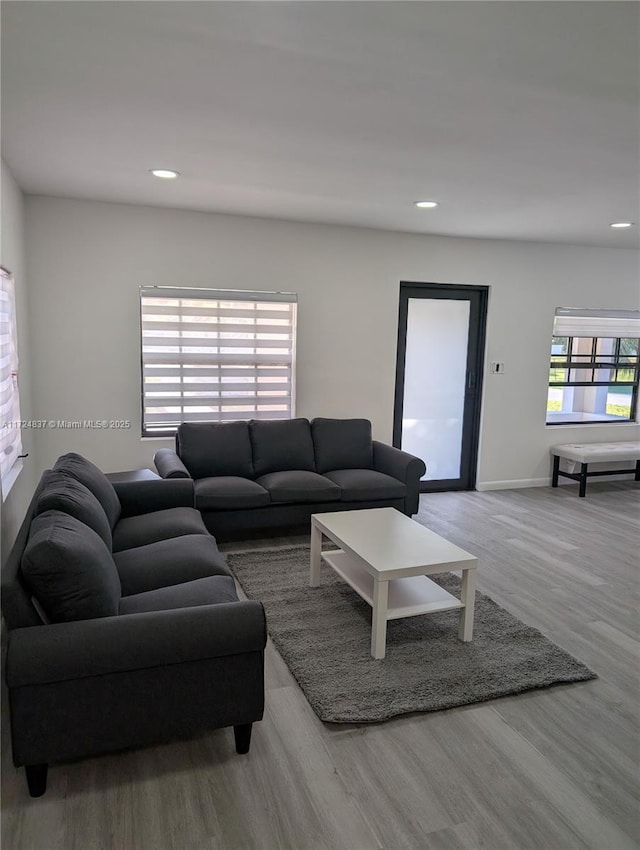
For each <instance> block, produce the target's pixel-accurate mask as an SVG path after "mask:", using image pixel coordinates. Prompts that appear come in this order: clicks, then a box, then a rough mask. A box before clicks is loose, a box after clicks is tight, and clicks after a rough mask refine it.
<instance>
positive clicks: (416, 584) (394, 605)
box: [321, 549, 464, 620]
mask: <svg viewBox="0 0 640 850" xmlns="http://www.w3.org/2000/svg"><path fill="white" fill-rule="evenodd" d="M321 557H322V560H323V561H326V562H327V564H329V566H330V567H331V568H332V569H333V570H334V571H335V572H336V573H338V575H339V576H340V577H341V578H342V579H344V581H346V583H347V584H348V585H349V586H350V587H352V588H353V589H354V590H355V592H356V593H357V594H358V596H361V597H362V599H364V601H365V602H366V603H367V604H368V605H370V606H371V607H372V608H373V603H374V598H373V597H374V579H373V576H372V575H371V574H370V573H368V572H367V570H365V568H364V567H363V566H362V565H361V564H359V563H358V562H357V561H355V560H354V559H353V558H352V557H351V556H350V555H348V554H347V553H346V552H343V551H342V550H341V549H338V550H331V551H329V552H323V553H322V555H321ZM388 584H389V597H388V602H387V611H386V619H387V620H398V619H400V618H401V617H416V616H418V615H420V614H433V613H435V612H436V611H449V610H451V609H454V608H464V604H463V603H462V602H461V601H460V600H459V599H456V597H455V596H453V595H452V594H451V593H448V592H447V591H446V590H444V589H443V588H442V587H440V585H438V584H436V583H435V582H434V581H431V579H429V578H427V576H409V577H407V578H395V579H391V580H390V581H389V583H388Z"/></svg>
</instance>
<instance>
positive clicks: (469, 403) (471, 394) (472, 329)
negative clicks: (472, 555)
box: [393, 280, 489, 493]
mask: <svg viewBox="0 0 640 850" xmlns="http://www.w3.org/2000/svg"><path fill="white" fill-rule="evenodd" d="M410 298H432V299H444V300H459V301H470V302H471V303H470V315H469V340H468V347H467V373H466V387H465V399H464V414H463V425H462V453H461V458H460V473H461V474H460V478H446V479H440V480H437V481H421V482H420V492H422V493H425V492H436V491H439V490H474V489H475V485H476V476H477V465H478V444H479V439H480V412H481V405H482V379H483V374H484V349H485V339H486V324H487V307H488V301H489V287H488V286H473V285H469V284H457V283H451V284H449V283H421V282H417V281H404V280H403V281H400V297H399V309H398V348H397V355H396V386H395V398H394V404H393V445H394V446H396V447H397V448H400V445H401V442H402V411H403V407H404V374H405V365H406V345H407V317H408V311H409V299H410Z"/></svg>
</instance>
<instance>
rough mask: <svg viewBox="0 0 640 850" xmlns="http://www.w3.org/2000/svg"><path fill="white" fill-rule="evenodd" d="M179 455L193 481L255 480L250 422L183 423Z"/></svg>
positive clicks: (178, 442) (177, 438)
mask: <svg viewBox="0 0 640 850" xmlns="http://www.w3.org/2000/svg"><path fill="white" fill-rule="evenodd" d="M176 451H177V453H178V455H179V457H180V459H181V460H182V462H183V463H184V465H185V466H186V467H187V469H188V470H189V474H190V475H191V477H192V478H209V477H212V476H215V475H237V476H240V477H241V478H253V461H252V459H251V440H250V439H249V425H248V423H247V422H183V423H182V425H179V426H178V431H177V433H176Z"/></svg>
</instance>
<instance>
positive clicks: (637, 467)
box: [633, 460, 640, 481]
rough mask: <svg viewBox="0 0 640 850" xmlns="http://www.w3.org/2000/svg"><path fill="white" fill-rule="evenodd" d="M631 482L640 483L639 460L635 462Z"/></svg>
mask: <svg viewBox="0 0 640 850" xmlns="http://www.w3.org/2000/svg"><path fill="white" fill-rule="evenodd" d="M633 480H634V481H640V460H637V461H636V474H635V477H634V479H633Z"/></svg>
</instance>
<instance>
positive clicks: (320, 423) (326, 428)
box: [311, 417, 373, 473]
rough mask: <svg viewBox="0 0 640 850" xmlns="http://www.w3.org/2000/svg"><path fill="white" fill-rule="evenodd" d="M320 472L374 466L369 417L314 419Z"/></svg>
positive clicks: (315, 443) (314, 444) (312, 424)
mask: <svg viewBox="0 0 640 850" xmlns="http://www.w3.org/2000/svg"><path fill="white" fill-rule="evenodd" d="M311 435H312V437H313V447H314V451H315V456H316V472H320V473H323V472H330V471H332V470H334V469H372V468H373V443H372V441H371V422H369V420H368V419H323V418H321V417H319V418H317V419H314V420H313V421H312V422H311Z"/></svg>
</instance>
